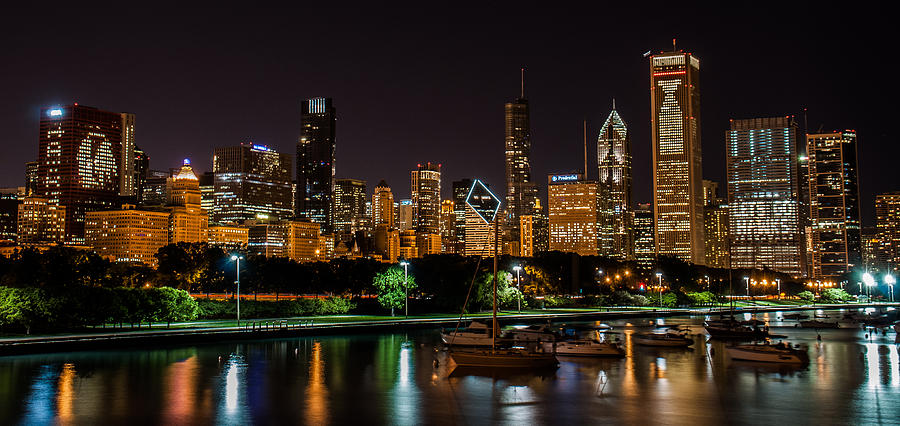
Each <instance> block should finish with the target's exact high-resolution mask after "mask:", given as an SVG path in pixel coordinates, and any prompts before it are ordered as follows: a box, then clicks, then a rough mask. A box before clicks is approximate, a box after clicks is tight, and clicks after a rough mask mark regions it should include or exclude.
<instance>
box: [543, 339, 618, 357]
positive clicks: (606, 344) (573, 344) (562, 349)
mask: <svg viewBox="0 0 900 426" xmlns="http://www.w3.org/2000/svg"><path fill="white" fill-rule="evenodd" d="M544 352H553V353H556V355H559V356H595V357H623V356H625V349H623V348H622V347H621V346H619V344H618V343H614V342H610V341H602V342H599V341H596V340H591V339H578V340H563V341H560V342H546V343H544Z"/></svg>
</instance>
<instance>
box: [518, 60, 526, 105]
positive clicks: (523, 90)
mask: <svg viewBox="0 0 900 426" xmlns="http://www.w3.org/2000/svg"><path fill="white" fill-rule="evenodd" d="M519 98H520V99H525V67H522V90H521V92H520V94H519Z"/></svg>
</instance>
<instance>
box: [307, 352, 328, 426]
mask: <svg viewBox="0 0 900 426" xmlns="http://www.w3.org/2000/svg"><path fill="white" fill-rule="evenodd" d="M306 406H307V411H306V416H307V419H308V420H309V422H310V423H312V424H326V423H328V386H327V385H326V384H325V360H324V358H323V356H322V343H321V342H314V343H313V345H312V353H311V354H310V357H309V382H308V384H307V385H306Z"/></svg>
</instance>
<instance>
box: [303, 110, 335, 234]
mask: <svg viewBox="0 0 900 426" xmlns="http://www.w3.org/2000/svg"><path fill="white" fill-rule="evenodd" d="M300 109H301V112H300V125H301V128H300V140H299V141H298V142H297V197H296V200H295V203H294V206H295V208H296V213H297V216H298V217H305V218H307V219H309V220H311V221H313V222H315V223H318V224H319V225H322V233H331V232H333V229H332V228H333V225H334V222H333V221H334V219H333V216H332V215H333V209H334V198H333V197H334V176H335V174H334V173H335V165H334V148H335V135H336V124H337V110H336V109H335V108H334V103H333V101H332V100H331V98H313V99H307V100H304V101H303V102H302V103H301V105H300Z"/></svg>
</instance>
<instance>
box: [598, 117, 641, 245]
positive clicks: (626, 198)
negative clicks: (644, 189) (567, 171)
mask: <svg viewBox="0 0 900 426" xmlns="http://www.w3.org/2000/svg"><path fill="white" fill-rule="evenodd" d="M597 169H598V172H599V173H598V183H599V197H600V207H599V211H598V214H597V216H598V219H599V225H600V226H599V230H598V238H599V240H600V255H602V256H607V257H612V258H616V259H623V260H630V259H633V258H634V238H633V235H632V226H631V222H632V211H631V139H630V137H629V133H628V126H626V125H625V121H624V120H622V117H620V116H619V112H618V111H616V100H615V99H613V101H612V111H611V112H610V113H609V116H608V117H607V118H606V121H605V122H604V123H603V127H601V128H600V135H599V136H598V137H597Z"/></svg>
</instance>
